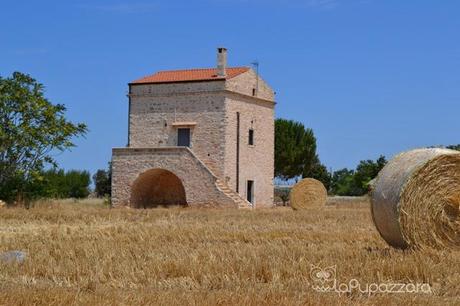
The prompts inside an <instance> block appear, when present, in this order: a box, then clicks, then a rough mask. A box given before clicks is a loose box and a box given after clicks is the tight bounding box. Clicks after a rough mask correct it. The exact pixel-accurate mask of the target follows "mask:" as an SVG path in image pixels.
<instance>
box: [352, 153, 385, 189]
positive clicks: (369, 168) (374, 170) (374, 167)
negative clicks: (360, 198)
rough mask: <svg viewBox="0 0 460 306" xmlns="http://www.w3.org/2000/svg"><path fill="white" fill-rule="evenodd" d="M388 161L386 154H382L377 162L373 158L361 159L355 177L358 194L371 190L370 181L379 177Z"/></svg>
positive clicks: (354, 185) (355, 187)
mask: <svg viewBox="0 0 460 306" xmlns="http://www.w3.org/2000/svg"><path fill="white" fill-rule="evenodd" d="M386 163H387V160H386V159H385V156H380V157H379V158H378V159H377V160H376V161H375V162H374V161H373V160H364V161H360V162H359V164H358V166H357V167H356V171H355V174H354V178H353V180H354V184H353V187H354V189H353V190H354V192H355V193H357V195H364V194H366V193H367V192H368V190H369V182H370V181H371V180H372V179H374V178H375V177H377V175H378V174H379V172H380V170H382V168H383V167H384V166H385V165H386Z"/></svg>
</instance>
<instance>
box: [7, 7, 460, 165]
mask: <svg viewBox="0 0 460 306" xmlns="http://www.w3.org/2000/svg"><path fill="white" fill-rule="evenodd" d="M459 15H460V2H459V1H454V0H450V1H449V0H444V1H435V0H431V1H427V0H417V1H415V0H412V1H400V0H399V1H396V0H290V1H288V0H214V1H211V0H198V1H178V0H169V1H147V0H139V1H136V0H135V1H123V0H120V1H101V0H93V1H90V0H87V1H79V0H76V1H49V0H48V1H46V0H42V1H20V0H18V1H4V2H3V3H2V9H1V10H0V20H1V21H0V22H1V27H0V37H1V40H0V75H2V76H3V77H5V76H8V75H10V74H11V73H12V72H13V71H22V72H26V73H29V74H31V75H32V76H33V77H35V78H36V79H38V80H39V81H40V82H42V83H44V84H45V86H46V96H47V97H48V98H49V99H50V100H51V101H53V102H54V103H63V104H65V105H66V106H67V108H68V117H69V118H70V119H71V120H73V121H77V122H85V123H87V124H88V126H89V129H90V132H89V133H88V135H87V136H86V138H85V139H78V140H77V141H76V143H77V145H78V147H77V148H74V149H73V150H72V151H71V152H66V153H63V154H61V155H59V156H57V158H58V161H59V162H60V165H61V166H62V167H64V168H66V169H71V168H75V169H87V170H90V171H91V172H94V171H95V170H96V169H98V168H104V167H105V166H106V163H107V162H108V161H109V160H110V156H111V148H112V147H120V146H124V145H126V136H127V101H128V100H127V98H126V93H127V89H128V87H127V83H128V82H129V81H131V80H133V79H136V78H138V77H141V76H144V75H147V74H151V73H154V72H155V71H157V70H162V69H180V68H194V67H195V68H197V67H213V66H214V65H215V48H216V47H218V46H225V47H227V48H228V49H229V64H230V65H232V66H240V65H249V64H250V63H251V62H252V61H254V60H255V59H257V60H258V61H259V62H260V72H261V75H262V77H263V78H264V79H265V80H266V81H268V82H269V84H270V85H271V86H272V87H273V88H274V89H275V90H276V92H277V102H278V104H277V107H276V115H277V117H283V118H288V119H294V120H298V121H301V122H303V123H304V124H305V125H306V126H308V127H311V128H313V130H314V132H315V134H316V136H317V139H318V152H319V155H320V158H321V160H322V161H323V163H325V164H326V165H327V166H328V168H333V169H339V168H342V167H355V166H356V164H357V163H358V161H359V160H362V159H375V158H377V157H378V156H379V155H380V154H384V155H386V156H388V157H391V156H392V155H394V154H395V153H397V152H399V151H402V150H407V149H411V148H414V147H421V146H429V145H440V144H444V145H447V144H457V143H460V120H459V118H458V117H459V114H460V39H459V33H460V31H459V30H460V18H459Z"/></svg>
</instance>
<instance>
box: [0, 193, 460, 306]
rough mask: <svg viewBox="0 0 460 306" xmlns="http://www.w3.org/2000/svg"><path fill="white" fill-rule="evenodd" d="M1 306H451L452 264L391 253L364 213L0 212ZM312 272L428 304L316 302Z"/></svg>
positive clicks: (329, 296)
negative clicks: (404, 286) (9, 259)
mask: <svg viewBox="0 0 460 306" xmlns="http://www.w3.org/2000/svg"><path fill="white" fill-rule="evenodd" d="M6 250H25V251H27V252H28V254H29V257H28V259H27V260H26V262H25V263H24V264H22V265H19V264H1V263H0V304H2V305H3V304H5V305H13V304H20V305H31V304H39V305H57V304H59V305H61V304H67V305H75V304H79V305H80V304H87V305H96V304H103V305H117V304H121V305H138V304H143V305H146V304H147V305H149V304H162V305H179V304H180V305H189V304H192V305H229V304H239V305H263V304H272V305H305V304H307V305H308V304H313V305H327V304H362V305H378V304H403V303H404V304H407V305H414V304H424V305H441V304H443V305H449V304H450V305H454V304H456V303H457V304H458V302H459V300H458V296H459V295H460V288H459V283H460V260H459V255H460V253H458V252H452V251H451V252H442V251H423V253H422V252H403V251H397V250H393V249H390V248H389V247H387V245H386V244H385V243H384V242H383V240H382V239H381V238H380V237H379V235H378V233H377V231H376V230H375V228H374V226H373V224H372V221H371V217H370V212H369V206H368V203H366V202H364V203H361V204H354V205H349V204H344V205H341V204H336V205H327V206H326V207H323V208H322V209H318V210H304V211H292V210H291V209H288V208H276V209H266V210H256V211H246V210H244V211H238V210H217V209H207V210H204V209H203V210H198V209H187V208H186V209H180V208H175V209H153V210H134V209H117V210H115V209H112V210H110V209H107V208H104V207H103V206H102V205H97V204H73V203H62V204H56V203H48V204H46V203H45V204H42V205H37V206H36V207H35V208H33V209H31V210H28V211H27V210H23V209H19V208H13V209H1V210H0V251H6ZM311 265H315V266H319V267H323V268H324V267H328V266H333V265H336V266H337V268H336V269H337V279H338V281H339V282H348V281H349V280H350V279H352V278H355V279H357V280H359V282H360V283H361V284H367V283H380V282H404V283H409V282H412V283H417V282H418V283H429V284H430V285H431V286H432V288H433V291H434V293H433V294H428V295H427V294H423V293H419V294H411V293H393V294H372V295H370V296H368V295H367V294H361V293H359V292H357V291H353V292H352V293H351V294H343V295H341V296H339V295H338V294H337V293H332V292H328V293H320V292H316V291H314V290H313V289H312V288H311V282H312V279H311V278H310V272H311Z"/></svg>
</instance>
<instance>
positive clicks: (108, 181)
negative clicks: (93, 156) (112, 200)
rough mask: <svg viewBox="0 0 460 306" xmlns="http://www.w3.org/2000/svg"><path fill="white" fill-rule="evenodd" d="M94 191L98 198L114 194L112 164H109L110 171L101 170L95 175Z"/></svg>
mask: <svg viewBox="0 0 460 306" xmlns="http://www.w3.org/2000/svg"><path fill="white" fill-rule="evenodd" d="M93 181H94V185H95V188H94V191H95V192H96V195H97V196H98V197H105V196H109V197H110V195H111V192H112V186H111V185H112V163H109V169H108V170H104V169H99V170H97V172H96V173H95V174H94V175H93Z"/></svg>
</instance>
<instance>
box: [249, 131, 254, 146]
mask: <svg viewBox="0 0 460 306" xmlns="http://www.w3.org/2000/svg"><path fill="white" fill-rule="evenodd" d="M248 144H249V145H250V146H253V145H254V130H253V129H250V130H249V138H248Z"/></svg>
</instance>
